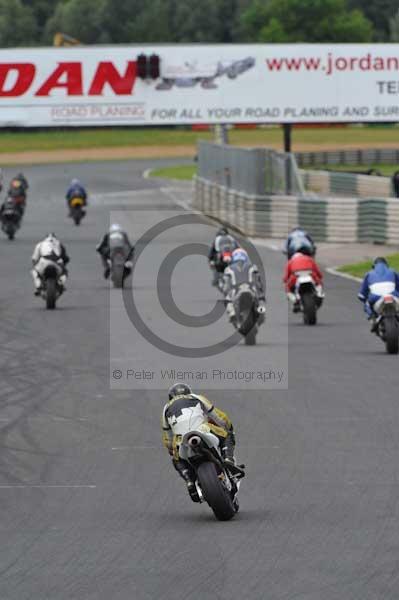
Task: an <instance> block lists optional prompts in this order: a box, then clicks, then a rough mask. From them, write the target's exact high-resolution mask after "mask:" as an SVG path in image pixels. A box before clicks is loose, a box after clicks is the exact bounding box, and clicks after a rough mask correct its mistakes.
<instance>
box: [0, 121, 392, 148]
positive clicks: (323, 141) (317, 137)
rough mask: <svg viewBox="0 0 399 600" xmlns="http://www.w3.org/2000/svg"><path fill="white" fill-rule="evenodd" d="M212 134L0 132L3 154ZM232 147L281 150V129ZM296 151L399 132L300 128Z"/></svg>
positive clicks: (191, 139) (239, 135) (250, 133)
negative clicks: (307, 146) (308, 147)
mask: <svg viewBox="0 0 399 600" xmlns="http://www.w3.org/2000/svg"><path fill="white" fill-rule="evenodd" d="M213 138H214V135H213V132H212V131H191V130H184V129H168V128H157V129H155V128H151V129H150V128H146V127H142V128H141V127H136V128H131V129H127V128H126V129H114V128H112V127H111V128H103V129H101V128H97V129H84V130H83V129H82V130H74V129H68V130H64V131H63V130H52V129H48V130H47V131H16V132H10V131H3V132H1V133H0V140H1V143H0V153H7V152H8V153H11V152H30V151H35V150H65V149H79V148H106V147H108V148H109V147H120V146H178V145H182V146H187V145H195V144H196V142H197V141H198V140H199V139H205V140H213ZM229 140H230V143H231V144H235V145H244V146H251V145H252V146H258V145H260V146H273V147H279V148H280V149H282V146H283V134H282V129H281V127H267V128H263V129H248V130H240V129H235V130H231V131H230V132H229ZM292 142H293V148H294V149H295V147H296V146H300V145H303V144H305V145H316V146H318V145H320V146H322V147H324V148H326V149H328V148H329V147H334V146H339V147H342V148H345V146H348V145H350V146H352V147H355V146H356V145H360V146H361V145H369V146H372V145H373V144H390V145H392V144H395V145H398V129H397V128H394V127H392V128H387V127H342V128H336V127H332V128H321V129H316V128H308V129H306V128H302V127H301V128H298V129H295V128H294V130H293V135H292Z"/></svg>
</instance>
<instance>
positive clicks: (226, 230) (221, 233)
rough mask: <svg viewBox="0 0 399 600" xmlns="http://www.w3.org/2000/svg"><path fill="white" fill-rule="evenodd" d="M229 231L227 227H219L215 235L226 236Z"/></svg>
mask: <svg viewBox="0 0 399 600" xmlns="http://www.w3.org/2000/svg"><path fill="white" fill-rule="evenodd" d="M228 233H229V231H228V229H227V227H221V228H220V229H219V231H218V232H217V235H228Z"/></svg>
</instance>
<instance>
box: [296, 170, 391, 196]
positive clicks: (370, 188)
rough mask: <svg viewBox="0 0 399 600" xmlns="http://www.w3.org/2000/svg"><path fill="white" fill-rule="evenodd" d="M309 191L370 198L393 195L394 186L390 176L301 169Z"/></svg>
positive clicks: (304, 182) (304, 184)
mask: <svg viewBox="0 0 399 600" xmlns="http://www.w3.org/2000/svg"><path fill="white" fill-rule="evenodd" d="M299 172H300V174H301V177H302V180H303V186H304V188H305V189H306V190H307V191H312V192H315V193H317V194H323V195H324V194H327V195H333V196H356V197H359V198H369V197H370V196H377V197H382V198H384V197H385V198H389V197H392V196H393V195H394V194H393V186H392V181H391V179H390V178H389V177H374V176H371V175H357V174H354V173H340V172H338V171H317V170H315V171H305V170H300V171H299Z"/></svg>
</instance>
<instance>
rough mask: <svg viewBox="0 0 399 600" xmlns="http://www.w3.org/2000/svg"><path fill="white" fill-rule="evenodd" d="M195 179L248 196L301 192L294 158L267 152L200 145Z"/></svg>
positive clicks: (279, 153)
mask: <svg viewBox="0 0 399 600" xmlns="http://www.w3.org/2000/svg"><path fill="white" fill-rule="evenodd" d="M198 175H199V177H201V178H203V179H206V180H208V181H212V182H213V183H215V184H218V185H223V186H225V187H227V188H229V189H234V190H237V191H239V192H245V193H247V194H255V195H264V194H302V193H303V192H304V189H303V183H302V178H301V176H300V174H299V171H298V167H297V165H296V162H295V157H294V155H293V154H284V153H281V152H275V151H274V150H269V149H266V148H252V149H248V148H238V147H235V146H229V145H224V144H214V143H211V142H206V141H200V142H199V144H198Z"/></svg>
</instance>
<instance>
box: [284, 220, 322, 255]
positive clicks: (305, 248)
mask: <svg viewBox="0 0 399 600" xmlns="http://www.w3.org/2000/svg"><path fill="white" fill-rule="evenodd" d="M297 252H301V254H307V255H308V256H314V255H315V254H316V246H315V243H314V241H313V240H312V238H311V237H310V235H309V234H308V233H307V232H306V231H305V230H304V229H302V228H301V227H295V228H294V229H292V230H291V231H290V233H289V234H288V238H287V241H286V242H285V245H284V254H286V255H287V257H288V259H290V258H291V257H292V256H294V254H296V253H297Z"/></svg>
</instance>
